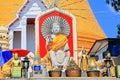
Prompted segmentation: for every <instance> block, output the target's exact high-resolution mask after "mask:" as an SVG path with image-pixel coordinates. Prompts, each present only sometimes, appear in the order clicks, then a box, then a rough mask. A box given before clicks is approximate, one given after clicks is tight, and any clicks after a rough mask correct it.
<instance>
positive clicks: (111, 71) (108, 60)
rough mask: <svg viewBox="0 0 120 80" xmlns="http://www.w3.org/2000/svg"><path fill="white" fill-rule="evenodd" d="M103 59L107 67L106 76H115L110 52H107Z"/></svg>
mask: <svg viewBox="0 0 120 80" xmlns="http://www.w3.org/2000/svg"><path fill="white" fill-rule="evenodd" d="M104 61H105V66H106V67H107V69H108V76H110V77H115V76H116V72H115V67H116V65H115V62H114V60H113V58H112V57H111V54H110V52H108V53H107V55H106V57H105V60H104Z"/></svg>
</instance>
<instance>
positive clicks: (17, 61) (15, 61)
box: [12, 53, 22, 67]
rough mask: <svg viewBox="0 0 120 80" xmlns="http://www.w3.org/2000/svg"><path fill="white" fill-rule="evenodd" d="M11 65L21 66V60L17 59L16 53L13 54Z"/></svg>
mask: <svg viewBox="0 0 120 80" xmlns="http://www.w3.org/2000/svg"><path fill="white" fill-rule="evenodd" d="M13 57H14V59H13V61H12V67H22V62H21V60H19V59H18V53H15V54H13Z"/></svg>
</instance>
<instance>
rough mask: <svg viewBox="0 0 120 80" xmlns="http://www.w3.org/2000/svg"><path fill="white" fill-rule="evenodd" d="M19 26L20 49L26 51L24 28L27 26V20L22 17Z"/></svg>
mask: <svg viewBox="0 0 120 80" xmlns="http://www.w3.org/2000/svg"><path fill="white" fill-rule="evenodd" d="M20 25H21V27H22V32H21V48H22V49H27V45H26V44H27V43H26V26H27V18H26V17H23V18H22V19H21V22H20Z"/></svg>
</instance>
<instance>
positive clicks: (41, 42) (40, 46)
mask: <svg viewBox="0 0 120 80" xmlns="http://www.w3.org/2000/svg"><path fill="white" fill-rule="evenodd" d="M50 16H60V17H62V18H64V19H65V20H66V21H67V22H68V23H69V25H70V35H69V37H68V44H69V47H70V52H71V57H74V59H75V61H76V62H77V52H76V50H77V31H76V19H75V17H74V16H73V15H72V14H71V13H68V12H66V11H64V10H61V9H58V8H56V7H55V8H52V9H49V10H46V11H45V12H42V13H40V14H39V15H38V16H37V17H36V19H35V32H36V34H35V40H36V41H35V42H36V53H38V54H39V56H40V58H43V57H44V56H45V54H47V50H46V45H45V39H44V38H43V36H42V33H41V26H42V23H43V22H44V21H45V19H47V18H48V17H50Z"/></svg>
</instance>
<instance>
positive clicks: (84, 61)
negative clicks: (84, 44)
mask: <svg viewBox="0 0 120 80" xmlns="http://www.w3.org/2000/svg"><path fill="white" fill-rule="evenodd" d="M82 53H83V54H82V57H81V64H80V66H81V70H82V71H84V72H86V71H87V69H88V57H87V55H86V51H85V49H83V51H82Z"/></svg>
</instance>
